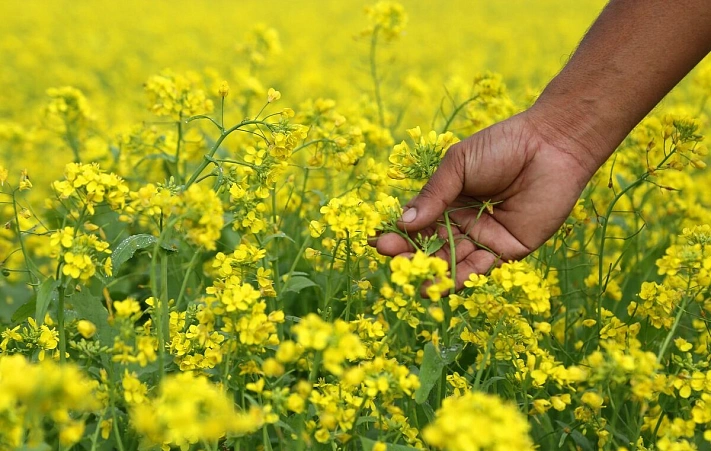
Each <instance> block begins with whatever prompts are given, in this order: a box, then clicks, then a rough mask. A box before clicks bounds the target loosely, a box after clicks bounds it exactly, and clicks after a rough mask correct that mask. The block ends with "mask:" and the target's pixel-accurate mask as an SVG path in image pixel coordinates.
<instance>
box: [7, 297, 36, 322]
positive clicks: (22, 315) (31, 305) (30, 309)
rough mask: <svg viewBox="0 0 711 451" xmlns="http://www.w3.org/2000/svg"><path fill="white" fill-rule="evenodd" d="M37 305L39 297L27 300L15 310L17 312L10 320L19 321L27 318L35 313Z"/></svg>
mask: <svg viewBox="0 0 711 451" xmlns="http://www.w3.org/2000/svg"><path fill="white" fill-rule="evenodd" d="M36 305H37V298H35V297H33V298H32V299H30V300H29V301H27V302H25V303H24V304H22V305H21V306H19V307H18V308H17V310H15V313H13V314H12V318H10V320H11V321H12V322H13V323H19V322H22V321H24V320H26V319H27V318H29V317H31V316H32V315H34V313H35V310H36Z"/></svg>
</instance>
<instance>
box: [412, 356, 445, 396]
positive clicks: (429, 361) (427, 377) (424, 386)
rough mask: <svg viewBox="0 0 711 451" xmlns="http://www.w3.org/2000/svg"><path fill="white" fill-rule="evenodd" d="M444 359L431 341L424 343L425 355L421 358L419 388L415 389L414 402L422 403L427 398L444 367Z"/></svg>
mask: <svg viewBox="0 0 711 451" xmlns="http://www.w3.org/2000/svg"><path fill="white" fill-rule="evenodd" d="M444 364H445V362H444V360H442V357H441V356H440V354H439V351H437V348H435V346H434V345H433V344H432V343H427V344H426V345H425V355H424V356H423V358H422V366H421V367H420V375H419V377H420V388H418V389H417V391H415V402H416V403H417V404H422V403H423V402H425V401H426V400H427V397H428V396H429V395H430V391H432V388H433V387H434V386H435V384H437V381H439V379H440V377H442V369H444Z"/></svg>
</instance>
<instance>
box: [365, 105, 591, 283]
mask: <svg viewBox="0 0 711 451" xmlns="http://www.w3.org/2000/svg"><path fill="white" fill-rule="evenodd" d="M547 131H553V130H552V127H551V125H550V124H547V123H546V121H545V120H544V119H543V118H542V117H541V115H538V114H536V113H535V112H533V111H532V110H529V111H526V112H523V113H521V114H518V115H516V116H513V117H511V118H509V119H507V120H505V121H503V122H500V123H498V124H495V125H493V126H491V127H489V128H486V129H484V130H482V131H480V132H478V133H476V134H474V135H472V136H471V137H469V138H468V139H466V140H464V141H462V142H460V143H457V144H455V145H454V146H452V147H451V148H450V149H449V150H448V152H447V154H446V155H445V157H444V158H443V159H442V162H441V164H440V166H439V168H438V169H437V170H436V171H435V173H434V174H433V175H432V177H431V178H430V180H429V181H428V182H427V184H426V185H425V186H424V187H423V188H422V190H421V191H420V193H419V194H418V195H417V196H416V197H414V198H413V199H412V200H410V202H408V203H407V205H406V206H405V207H404V212H403V215H402V218H401V219H400V221H399V222H398V227H399V228H400V229H401V230H403V231H404V232H406V233H407V234H409V235H410V236H411V237H415V236H417V234H418V233H420V234H422V235H423V236H425V237H426V236H431V235H433V234H437V235H438V236H439V237H440V238H442V239H444V240H447V237H448V232H447V229H446V227H445V226H444V216H443V215H444V213H445V211H449V212H450V213H449V214H448V216H449V219H450V221H451V224H452V226H451V227H452V233H453V238H454V242H455V258H456V262H457V268H456V269H457V270H456V279H457V280H456V281H455V282H456V288H457V289H460V288H461V287H462V286H463V284H464V281H465V280H467V279H468V278H469V275H470V274H471V273H484V272H486V271H487V270H488V269H489V268H490V267H491V266H492V265H494V264H496V263H497V260H503V261H508V260H517V259H521V258H523V257H525V256H526V255H528V254H529V253H531V252H533V251H534V250H535V249H536V248H538V247H539V246H540V245H542V244H543V243H544V242H545V241H546V240H547V239H548V238H550V237H551V236H552V235H553V234H554V233H555V232H556V230H558V228H559V227H560V226H561V224H563V222H564V221H565V219H566V218H567V217H568V215H569V214H570V211H571V210H572V208H573V206H574V205H575V202H576V201H577V199H578V197H579V196H580V193H581V192H582V190H583V188H584V187H585V185H586V184H587V182H588V180H589V179H590V177H592V175H593V173H594V171H595V170H596V169H597V164H595V163H593V162H588V161H587V159H586V156H587V155H591V154H592V153H591V149H589V148H587V146H586V145H585V143H581V142H577V141H576V140H574V139H565V138H563V134H561V133H560V130H555V133H547ZM487 201H491V203H492V204H495V205H494V208H493V212H490V211H487V209H482V207H481V206H482V204H483V203H484V202H487ZM467 206H470V207H469V208H463V207H467ZM376 248H377V250H378V252H380V253H381V254H384V255H389V256H396V255H401V254H404V255H407V254H409V253H411V252H414V251H415V249H413V247H412V245H411V244H410V242H409V241H408V240H406V239H405V238H404V237H402V236H400V235H398V234H397V233H386V234H383V235H382V236H380V237H378V239H377V244H376ZM434 255H436V256H438V257H440V258H442V259H444V260H446V261H447V262H450V258H451V257H450V246H449V245H448V244H445V245H444V246H442V247H441V248H440V249H439V250H438V251H437V252H436V253H435V254H434Z"/></svg>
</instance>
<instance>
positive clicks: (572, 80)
mask: <svg viewBox="0 0 711 451" xmlns="http://www.w3.org/2000/svg"><path fill="white" fill-rule="evenodd" d="M709 51H711V0H612V1H610V3H609V4H608V5H607V6H606V7H605V9H604V10H603V12H602V13H601V14H600V17H598V19H597V20H596V21H595V23H594V24H593V26H592V27H591V28H590V30H589V31H588V33H587V34H586V36H585V37H584V38H583V40H582V41H581V43H580V45H579V47H578V49H577V50H576V51H575V53H574V54H573V56H572V57H571V59H570V61H569V62H568V63H567V65H566V66H565V67H564V68H563V70H562V71H561V72H560V73H559V74H558V75H557V76H556V77H555V78H554V79H553V80H552V81H551V82H550V84H549V85H548V86H547V87H546V89H545V90H544V92H543V93H542V94H541V96H540V98H539V100H538V101H537V102H536V105H534V107H533V108H532V112H534V114H538V115H540V116H541V118H542V119H543V122H544V123H546V124H547V127H546V130H542V132H543V133H544V134H547V135H548V137H549V138H550V139H559V138H560V139H568V140H574V141H576V144H583V145H584V147H585V148H586V149H587V155H580V156H579V157H580V159H581V162H582V163H583V164H584V165H586V166H587V167H588V168H589V170H590V171H594V170H596V169H597V168H598V167H599V166H600V165H601V164H602V163H603V162H604V161H605V160H606V159H607V158H608V157H609V156H610V154H611V153H612V152H613V151H614V149H615V148H616V147H617V146H618V145H619V144H620V142H621V141H622V140H623V139H624V138H625V136H626V135H627V134H628V133H629V132H630V130H632V128H633V127H634V126H635V125H636V124H637V123H638V122H639V121H640V120H641V119H642V118H643V117H644V116H645V115H646V114H647V113H649V111H650V110H651V109H652V108H654V106H655V105H656V104H657V103H658V102H659V101H660V100H661V99H662V97H664V95H665V94H666V93H667V92H669V91H670V90H671V89H672V88H673V87H674V86H675V85H676V84H677V83H678V82H679V81H680V80H681V79H682V78H683V77H684V76H685V75H686V74H687V73H688V72H689V71H690V70H691V69H692V68H693V67H694V66H695V65H696V64H697V63H698V62H699V61H700V60H701V59H702V58H703V57H704V56H705V55H706V54H708V53H709ZM556 135H561V136H556Z"/></svg>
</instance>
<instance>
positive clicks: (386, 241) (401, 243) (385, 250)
mask: <svg viewBox="0 0 711 451" xmlns="http://www.w3.org/2000/svg"><path fill="white" fill-rule="evenodd" d="M375 249H377V251H378V252H379V253H380V254H382V255H388V256H390V257H394V256H396V255H400V254H404V253H409V252H415V248H414V247H412V244H410V242H409V241H407V240H406V239H405V238H403V237H401V236H400V235H398V234H397V233H386V234H383V235H380V236H379V237H378V240H377V242H376V243H375Z"/></svg>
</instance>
